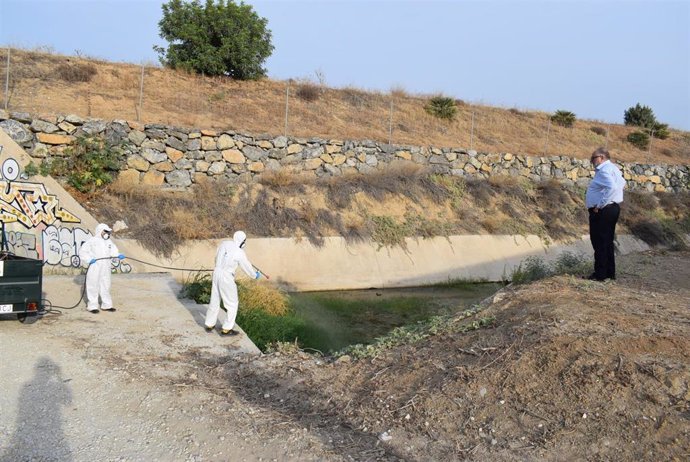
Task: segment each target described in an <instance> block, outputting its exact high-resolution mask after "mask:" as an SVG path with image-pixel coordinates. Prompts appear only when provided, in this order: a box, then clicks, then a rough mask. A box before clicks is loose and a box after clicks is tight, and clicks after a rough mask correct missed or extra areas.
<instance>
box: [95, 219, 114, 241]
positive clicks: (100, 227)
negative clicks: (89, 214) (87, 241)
mask: <svg viewBox="0 0 690 462" xmlns="http://www.w3.org/2000/svg"><path fill="white" fill-rule="evenodd" d="M103 231H108V232H109V233H112V232H113V230H112V229H110V226H108V225H106V224H105V223H99V224H98V226H96V230H95V231H94V232H93V235H94V236H95V237H98V238H100V237H101V233H102V232H103Z"/></svg>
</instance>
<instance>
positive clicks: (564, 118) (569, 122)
mask: <svg viewBox="0 0 690 462" xmlns="http://www.w3.org/2000/svg"><path fill="white" fill-rule="evenodd" d="M551 122H553V123H555V124H556V125H560V126H561V127H567V128H570V127H572V126H573V124H574V123H575V114H574V113H572V112H570V111H556V113H555V114H554V115H552V116H551Z"/></svg>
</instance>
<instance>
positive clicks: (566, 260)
mask: <svg viewBox="0 0 690 462" xmlns="http://www.w3.org/2000/svg"><path fill="white" fill-rule="evenodd" d="M591 265H592V263H591V262H590V261H589V259H588V258H586V257H585V256H584V255H582V254H578V253H574V252H569V251H567V250H566V251H565V252H563V253H561V254H560V255H559V256H558V258H557V259H556V261H555V263H554V272H555V273H556V274H574V275H583V274H586V273H587V272H588V271H589V270H590V269H591Z"/></svg>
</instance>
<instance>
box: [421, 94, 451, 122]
mask: <svg viewBox="0 0 690 462" xmlns="http://www.w3.org/2000/svg"><path fill="white" fill-rule="evenodd" d="M424 110H425V111H426V112H427V113H429V114H431V115H432V116H434V117H438V118H439V119H445V120H453V119H454V118H455V114H457V112H458V107H457V105H456V104H455V100H454V99H453V98H449V97H447V96H434V97H433V98H431V99H430V100H429V102H428V103H427V104H426V106H425V107H424Z"/></svg>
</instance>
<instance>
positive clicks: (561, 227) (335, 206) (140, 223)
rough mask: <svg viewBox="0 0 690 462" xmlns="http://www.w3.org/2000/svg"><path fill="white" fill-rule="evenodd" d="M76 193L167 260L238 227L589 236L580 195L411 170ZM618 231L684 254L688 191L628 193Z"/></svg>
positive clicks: (259, 232)
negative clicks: (186, 246) (190, 244)
mask: <svg viewBox="0 0 690 462" xmlns="http://www.w3.org/2000/svg"><path fill="white" fill-rule="evenodd" d="M72 194H74V195H75V196H77V197H78V198H79V199H80V202H81V203H82V204H84V205H85V206H86V207H87V208H89V209H90V210H91V212H92V213H93V214H94V215H95V216H96V217H97V218H98V219H99V220H101V221H103V222H106V223H114V222H115V221H116V220H124V221H125V223H127V226H128V227H129V229H128V230H126V231H123V232H121V233H120V235H121V236H124V235H125V234H129V235H130V236H131V237H133V238H136V239H138V240H139V241H140V242H141V243H142V244H143V245H144V246H146V247H147V248H149V249H151V250H152V251H154V252H157V253H159V254H161V255H170V254H171V253H172V252H173V251H174V250H175V249H176V248H177V246H179V245H180V244H182V243H183V242H184V241H186V240H188V239H212V238H222V237H226V236H231V235H232V233H233V232H234V231H235V230H236V229H243V230H245V231H246V232H247V233H248V234H249V235H250V236H264V237H296V238H303V239H308V240H309V241H310V242H311V243H312V244H314V245H316V246H319V245H322V243H323V237H324V236H343V237H345V239H346V240H348V241H350V242H355V241H362V240H365V241H372V242H375V243H377V244H378V245H380V246H398V245H400V246H403V247H404V238H405V237H421V238H428V237H433V236H449V235H457V234H518V235H527V234H536V235H539V236H541V237H542V238H543V239H545V240H546V241H547V242H548V241H549V240H551V239H555V240H562V241H568V240H571V239H575V238H579V237H580V236H582V235H583V234H586V233H587V215H586V211H585V207H584V201H583V197H584V191H583V190H582V189H581V188H578V187H575V186H572V187H564V186H563V185H562V184H561V183H559V182H556V181H549V182H545V183H541V184H534V183H532V182H530V181H527V180H524V179H517V178H514V177H507V176H496V177H492V178H490V179H488V180H465V179H463V178H459V177H448V176H441V175H434V174H431V173H429V172H428V171H426V170H424V169H422V168H419V167H418V166H409V165H408V166H403V167H399V168H391V169H388V170H386V171H381V172H377V173H372V174H369V175H356V176H343V177H336V178H324V179H311V180H305V179H304V178H302V177H298V176H294V175H289V174H286V173H276V174H273V175H265V176H264V177H262V179H261V181H260V182H259V183H256V184H248V185H237V184H234V185H233V184H225V183H216V182H206V183H199V184H197V185H196V187H195V188H194V191H192V192H188V193H182V192H172V191H163V190H160V189H152V188H151V187H148V188H145V187H142V186H132V185H126V184H120V183H119V182H116V183H115V184H114V185H112V186H110V187H108V188H106V189H104V190H102V191H99V192H97V193H95V194H92V195H90V196H83V197H81V196H80V195H79V193H78V192H76V191H73V192H72ZM552 204H559V206H558V207H553V206H552ZM153 214H155V218H153V217H152V215H153ZM619 225H620V226H619V228H618V229H619V232H622V233H632V234H635V235H637V236H638V237H640V238H641V239H643V240H644V241H646V242H648V243H649V244H652V245H657V244H661V245H664V246H669V247H674V248H685V247H686V246H687V245H688V243H687V242H686V239H685V238H684V237H683V236H684V235H685V234H687V233H690V194H688V193H678V194H670V193H647V192H634V191H630V192H628V193H627V195H626V201H625V206H624V207H623V211H622V212H621V220H620V223H619Z"/></svg>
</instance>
